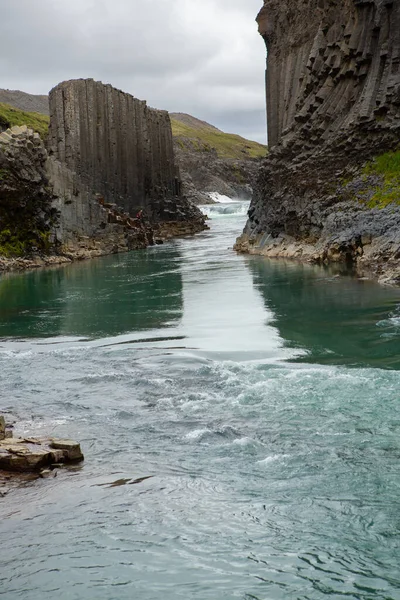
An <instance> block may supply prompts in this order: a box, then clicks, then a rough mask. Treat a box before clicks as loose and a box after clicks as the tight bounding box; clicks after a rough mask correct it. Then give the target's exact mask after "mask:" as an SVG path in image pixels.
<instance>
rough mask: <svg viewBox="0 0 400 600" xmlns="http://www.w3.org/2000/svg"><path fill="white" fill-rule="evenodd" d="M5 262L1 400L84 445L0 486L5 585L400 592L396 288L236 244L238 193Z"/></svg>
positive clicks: (0, 305)
mask: <svg viewBox="0 0 400 600" xmlns="http://www.w3.org/2000/svg"><path fill="white" fill-rule="evenodd" d="M208 210H209V212H210V214H211V216H212V217H213V219H212V220H211V221H210V224H211V229H210V231H207V232H204V233H202V234H200V235H197V236H196V237H195V238H192V239H181V240H178V241H172V242H170V243H167V244H165V245H164V246H160V247H155V248H151V249H149V250H147V251H139V252H133V253H130V254H124V255H119V256H118V255H117V256H109V257H105V258H101V259H96V260H92V261H88V262H83V263H79V264H74V265H70V266H67V267H63V268H55V269H48V270H43V271H40V272H30V273H25V274H22V275H20V274H18V275H9V276H2V277H1V278H0V373H1V398H0V412H5V413H6V415H8V416H9V418H14V419H15V421H16V434H24V435H26V434H31V435H36V436H39V435H42V434H43V435H45V434H49V433H51V434H52V435H54V436H58V437H66V436H68V437H71V438H73V439H77V440H79V441H81V443H82V448H83V451H84V454H85V458H86V460H85V462H84V463H83V464H82V465H80V466H76V467H72V468H70V469H66V470H59V471H58V476H57V477H56V478H52V479H40V480H36V481H31V482H26V483H24V484H22V485H21V486H20V487H18V488H16V489H12V490H11V491H10V492H9V493H8V494H7V495H6V496H5V497H4V498H0V595H1V597H2V598H4V600H16V599H23V600H50V599H51V600H54V599H55V598H57V599H58V600H75V599H76V600H127V599H138V600H178V599H185V600H191V599H195V600H225V599H226V600H230V599H241V600H271V599H272V600H280V599H285V600H286V599H296V600H315V599H322V598H328V599H329V600H332V599H335V600H336V599H337V600H339V599H342V598H343V597H347V598H350V599H352V598H354V599H362V600H378V599H379V600H389V599H392V600H399V599H400V435H399V434H400V414H399V402H400V370H399V369H400V309H399V302H400V298H399V290H396V289H394V288H385V287H380V286H378V285H376V284H374V283H371V282H368V281H360V280H356V279H354V278H352V277H350V276H338V275H337V274H335V273H334V272H332V271H327V270H323V269H322V268H319V267H314V266H309V265H299V264H295V263H287V262H284V261H276V262H273V261H269V260H267V259H263V258H260V257H246V256H239V255H236V254H235V253H234V252H233V250H232V245H233V242H234V239H235V237H236V236H237V235H238V234H239V233H240V230H241V229H242V227H243V224H244V220H245V210H246V207H245V205H243V204H236V205H235V204H232V205H223V206H217V207H212V208H210V209H208Z"/></svg>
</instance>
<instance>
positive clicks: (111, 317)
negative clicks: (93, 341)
mask: <svg viewBox="0 0 400 600" xmlns="http://www.w3.org/2000/svg"><path fill="white" fill-rule="evenodd" d="M157 250H158V251H156V252H155V251H152V250H148V251H139V252H133V253H129V254H123V255H116V256H108V257H104V258H100V259H95V260H91V261H84V262H82V263H79V264H73V265H69V266H66V267H62V268H54V269H42V270H40V271H34V272H29V273H24V274H13V275H8V276H6V275H5V276H3V277H0V337H6V338H7V337H46V336H59V335H64V336H71V335H77V336H88V337H100V336H104V337H105V336H113V335H119V334H122V333H126V332H131V331H136V330H139V331H140V330H148V329H153V328H158V327H163V326H170V325H173V324H174V323H176V322H177V321H179V319H180V318H181V316H182V302H183V300H182V277H181V273H180V267H179V259H180V255H179V251H178V250H177V248H176V247H175V246H173V245H169V246H168V247H166V248H161V249H157Z"/></svg>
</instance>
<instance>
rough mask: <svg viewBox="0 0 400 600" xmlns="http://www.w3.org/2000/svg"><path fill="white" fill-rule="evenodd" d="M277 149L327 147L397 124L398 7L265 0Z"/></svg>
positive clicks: (354, 0)
mask: <svg viewBox="0 0 400 600" xmlns="http://www.w3.org/2000/svg"><path fill="white" fill-rule="evenodd" d="M258 23H259V30H260V33H261V35H262V36H263V38H264V40H265V42H266V45H267V49H268V69H267V97H268V117H269V118H268V137H269V144H270V146H275V145H276V144H277V143H279V142H280V141H282V142H284V143H285V144H286V145H287V144H288V143H290V140H291V139H292V138H293V137H294V136H302V137H304V139H305V140H306V141H307V142H308V143H312V142H314V143H318V144H320V143H321V142H323V141H324V140H326V139H328V138H329V137H330V136H332V134H334V133H336V132H338V131H340V130H341V129H344V128H348V127H350V126H352V125H354V124H356V123H358V122H365V121H370V120H374V119H376V118H382V117H388V118H390V117H393V116H394V117H398V111H399V105H400V73H399V70H400V3H399V2H398V0H297V1H293V0H290V1H284V0H266V1H265V3H264V8H263V9H262V10H261V12H260V14H259V16H258Z"/></svg>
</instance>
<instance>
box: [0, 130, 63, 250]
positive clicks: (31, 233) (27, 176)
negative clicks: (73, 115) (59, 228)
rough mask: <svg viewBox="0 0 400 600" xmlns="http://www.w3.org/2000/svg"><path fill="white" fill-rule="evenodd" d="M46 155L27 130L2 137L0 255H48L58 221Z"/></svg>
mask: <svg viewBox="0 0 400 600" xmlns="http://www.w3.org/2000/svg"><path fill="white" fill-rule="evenodd" d="M46 159H47V152H46V149H45V147H44V144H43V142H42V140H41V139H40V137H39V135H38V134H37V133H34V132H33V131H32V130H30V129H28V128H27V127H26V126H22V127H13V128H12V129H8V130H7V131H4V132H2V133H1V134H0V254H3V255H6V256H7V255H17V256H22V255H26V254H29V253H31V252H48V251H49V250H50V249H51V246H52V236H51V230H52V227H53V225H54V224H55V222H56V220H57V216H58V215H57V211H56V210H55V208H54V207H53V204H52V203H53V197H54V196H53V192H52V189H51V187H50V185H49V179H48V174H47V171H46Z"/></svg>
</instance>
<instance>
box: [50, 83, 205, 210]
mask: <svg viewBox="0 0 400 600" xmlns="http://www.w3.org/2000/svg"><path fill="white" fill-rule="evenodd" d="M48 147H49V153H50V155H51V156H52V157H53V158H55V159H56V160H57V161H59V162H60V163H61V164H62V165H65V166H66V167H67V168H68V169H69V170H70V171H71V172H72V173H74V174H75V176H76V177H77V178H78V180H79V181H80V182H82V185H84V186H87V187H88V188H89V189H90V190H91V191H92V193H93V194H98V195H101V196H102V197H103V198H104V200H105V202H106V203H115V204H117V205H118V206H119V207H121V208H122V209H123V210H125V211H127V212H128V213H129V214H132V215H134V214H136V212H137V211H138V210H139V209H144V210H145V211H146V213H147V216H148V217H149V218H150V219H151V220H152V221H155V222H158V221H165V220H184V219H189V218H192V217H193V216H194V213H193V210H191V207H190V205H189V204H188V203H187V202H185V199H184V198H182V196H181V193H180V181H179V173H178V170H177V168H176V166H175V161H174V152H173V142H172V131H171V124H170V119H169V115H168V113H167V112H166V111H159V110H154V109H151V108H149V107H148V106H147V105H146V102H144V101H141V100H137V99H136V98H134V97H133V96H131V95H130V94H126V93H124V92H121V91H120V90H117V89H115V88H113V87H112V86H111V85H104V84H102V83H101V82H97V81H93V80H92V79H80V80H72V81H66V82H63V83H61V84H60V85H58V86H57V87H55V88H54V89H53V90H51V92H50V131H49V141H48Z"/></svg>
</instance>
